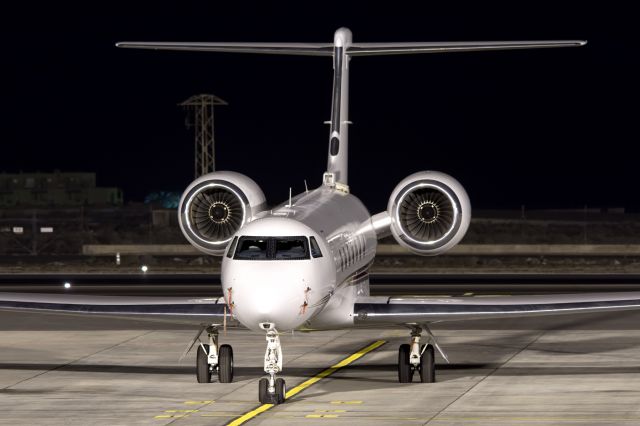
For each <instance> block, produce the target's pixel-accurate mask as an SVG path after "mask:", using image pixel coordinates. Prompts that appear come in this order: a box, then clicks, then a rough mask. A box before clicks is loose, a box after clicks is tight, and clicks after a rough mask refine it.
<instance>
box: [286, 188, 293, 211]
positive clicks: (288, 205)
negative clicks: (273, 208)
mask: <svg viewBox="0 0 640 426" xmlns="http://www.w3.org/2000/svg"><path fill="white" fill-rule="evenodd" d="M292 205H293V204H291V187H289V204H287V205H286V206H285V207H291V206H292Z"/></svg>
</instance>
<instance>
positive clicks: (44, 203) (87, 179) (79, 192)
mask: <svg viewBox="0 0 640 426" xmlns="http://www.w3.org/2000/svg"><path fill="white" fill-rule="evenodd" d="M107 205H108V206H120V205H122V190H120V189H119V188H100V187H96V174H95V173H62V172H59V171H55V172H53V173H0V207H49V206H69V207H73V206H107Z"/></svg>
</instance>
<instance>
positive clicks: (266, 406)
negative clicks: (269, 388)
mask: <svg viewBox="0 0 640 426" xmlns="http://www.w3.org/2000/svg"><path fill="white" fill-rule="evenodd" d="M385 343H387V342H386V341H385V340H377V341H375V342H373V343H371V344H370V345H369V346H367V347H364V348H362V349H360V350H359V351H357V352H355V353H354V354H352V355H349V356H348V357H346V358H345V359H343V360H342V361H340V362H338V363H337V364H334V365H332V366H331V367H329V368H327V369H326V370H323V371H321V372H320V373H318V374H316V375H315V376H313V377H311V378H310V379H308V380H305V381H304V382H302V383H300V384H299V385H298V386H296V387H294V388H293V389H290V390H289V391H288V392H287V394H286V395H285V398H286V399H289V398H291V397H293V396H294V395H297V394H299V393H300V392H302V391H303V390H305V389H306V388H308V387H309V386H312V385H314V384H316V383H318V382H319V381H320V380H322V379H324V378H325V377H327V376H330V375H332V374H333V373H335V372H336V371H338V370H339V369H341V368H343V367H346V366H347V365H349V364H351V363H352V362H354V361H356V360H358V359H360V358H362V357H363V356H365V355H366V354H368V353H369V352H371V351H374V350H376V349H378V348H379V347H380V346H382V345H384V344H385ZM273 407H274V404H262V405H261V406H259V407H258V408H256V409H254V410H251V411H249V412H247V413H245V414H243V415H242V416H240V417H238V418H237V419H235V420H233V421H232V422H230V423H228V426H239V425H241V424H244V423H246V422H248V421H249V420H251V419H253V418H254V417H256V416H257V415H259V414H261V413H264V412H265V411H267V410H270V409H271V408H273Z"/></svg>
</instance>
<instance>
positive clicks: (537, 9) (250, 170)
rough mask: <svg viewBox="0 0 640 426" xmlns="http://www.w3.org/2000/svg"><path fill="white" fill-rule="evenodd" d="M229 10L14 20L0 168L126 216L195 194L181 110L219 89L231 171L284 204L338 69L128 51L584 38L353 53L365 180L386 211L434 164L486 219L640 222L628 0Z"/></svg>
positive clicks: (321, 159) (42, 12)
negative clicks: (515, 213)
mask: <svg viewBox="0 0 640 426" xmlns="http://www.w3.org/2000/svg"><path fill="white" fill-rule="evenodd" d="M134 3H135V6H132V4H134ZM227 3H229V2H212V1H210V2H175V3H173V4H170V5H169V6H167V5H163V4H161V3H157V2H150V3H138V2H127V3H124V2H122V3H118V2H114V1H110V2H102V3H100V2H86V4H85V5H84V6H81V7H77V6H75V7H72V6H70V5H69V6H67V5H64V6H61V5H60V4H61V2H55V3H54V2H50V4H48V5H47V6H42V5H36V4H26V3H25V4H23V5H22V6H20V7H21V8H22V10H19V11H16V10H13V11H8V10H5V11H3V13H2V15H3V17H2V18H1V19H2V25H1V26H0V32H1V34H2V41H3V46H2V79H1V83H0V84H1V85H2V87H1V93H2V101H3V102H2V106H1V108H2V113H1V118H0V144H1V147H2V151H1V153H0V171H6V172H17V171H20V170H22V171H25V172H28V171H52V170H54V169H60V170H62V171H94V172H96V173H97V176H98V184H99V185H101V186H118V187H121V188H123V190H124V193H125V199H126V200H128V201H137V200H142V199H143V198H144V196H145V195H146V194H147V193H149V192H151V191H155V190H172V191H180V192H181V191H182V190H183V189H184V188H185V187H186V185H188V183H189V182H190V181H191V179H192V177H193V134H192V133H191V132H190V131H188V130H187V129H186V128H185V126H184V124H185V114H184V111H183V110H182V109H180V108H179V107H178V106H177V104H178V103H179V102H181V101H183V100H185V99H186V98H188V97H189V96H191V95H194V94H198V93H214V94H216V95H217V96H220V97H221V98H223V99H225V100H226V101H228V102H229V104H230V105H229V106H226V107H220V108H218V109H217V110H216V141H217V149H216V154H217V168H218V169H220V170H225V169H226V170H235V171H239V172H241V173H245V174H247V175H248V176H250V177H252V178H253V179H254V180H256V181H257V182H258V184H259V185H260V186H261V187H262V188H263V190H264V192H265V194H266V196H267V200H268V202H270V203H272V204H275V203H277V202H280V201H282V200H284V199H285V198H286V197H287V195H288V188H289V187H290V186H292V187H293V189H294V192H295V191H298V192H299V191H301V190H303V189H304V186H303V179H307V181H308V182H309V186H310V187H315V186H317V185H319V184H320V182H321V177H322V173H323V172H324V170H325V167H326V151H327V140H328V131H329V129H328V126H326V125H325V124H323V121H325V120H328V119H329V112H330V100H331V78H332V66H331V65H332V64H331V60H330V59H329V58H321V57H311V58H308V57H287V56H271V55H268V56H267V55H241V54H220V53H185V52H160V51H136V50H125V49H117V48H115V47H114V44H115V43H116V42H117V41H263V42H268V41H282V42H287V41H290V42H331V41H332V37H333V32H334V31H335V30H336V29H337V28H338V27H340V26H347V27H349V28H350V29H351V30H352V31H353V37H354V41H355V42H376V41H379V42H382V41H389V42H392V41H463V40H527V39H529V40H535V39H542V40H547V39H564V38H566V39H586V40H588V41H589V44H588V45H587V46H586V47H582V48H570V49H539V50H529V51H503V52H484V53H453V54H429V55H408V56H381V57H365V58H354V59H353V60H352V61H351V63H350V67H351V73H350V80H351V81H350V82H351V93H350V101H351V104H350V119H351V120H352V121H353V122H354V124H353V125H352V126H351V128H350V173H349V175H350V182H349V184H350V186H351V190H352V192H353V193H354V194H356V195H357V196H359V197H360V198H361V199H362V200H363V201H364V202H365V204H366V205H367V206H368V207H369V209H370V210H371V211H372V212H377V211H379V210H382V209H383V208H385V206H386V203H387V198H388V196H389V195H390V193H391V191H392V189H393V187H394V186H395V185H396V183H397V182H398V181H400V180H401V179H402V178H403V177H405V176H406V175H408V174H410V173H413V172H415V171H418V170H426V169H432V170H440V171H443V172H446V173H449V174H451V175H453V176H455V177H456V178H457V179H458V180H460V182H461V183H462V184H463V185H464V186H465V187H466V188H467V191H468V192H469V195H470V197H471V201H472V205H473V206H474V207H476V208H520V206H521V205H523V204H524V205H525V206H527V207H529V208H534V207H538V208H539V207H543V208H581V207H583V206H585V205H588V206H589V207H626V208H627V209H628V210H636V211H637V210H639V209H640V191H638V190H637V189H636V185H637V181H638V180H639V179H638V173H637V170H638V167H637V162H638V156H637V155H636V152H638V149H637V145H638V144H639V143H640V137H639V136H640V135H639V132H638V113H639V112H640V111H639V107H638V99H639V96H640V90H639V89H640V83H639V82H638V78H639V76H640V66H639V64H640V55H639V53H640V48H639V47H638V41H640V37H638V24H637V15H636V14H635V13H633V12H632V10H631V6H628V7H629V9H626V10H625V9H624V8H623V7H622V6H617V7H613V6H611V4H613V3H618V4H629V5H630V4H631V2H606V3H605V2H601V4H600V6H601V7H594V6H588V7H584V6H583V5H582V4H583V3H584V2H580V3H578V2H576V3H566V2H562V4H563V5H562V6H558V3H560V2H548V3H547V2H540V1H536V2H529V3H527V4H525V3H522V2H511V3H512V4H509V5H507V6H505V5H498V4H494V5H487V4H485V2H476V3H477V5H476V6H473V7H469V6H463V5H462V4H460V3H457V2H456V3H455V5H454V6H449V7H444V6H442V5H441V3H447V4H450V3H454V2H421V3H420V4H423V6H421V7H416V6H415V5H414V4H412V3H402V2H391V3H389V5H388V6H386V7H374V6H372V3H369V2H364V3H359V4H357V5H356V4H352V3H350V4H351V6H344V5H343V6H340V7H339V8H335V6H333V5H332V3H330V2H317V3H312V2H292V3H280V2H278V3H277V4H278V6H273V5H267V4H266V2H260V3H256V4H255V5H254V4H252V3H243V4H242V5H240V4H239V3H237V4H238V5H237V6H233V7H229V6H228V5H226V4H227ZM344 3H346V2H344ZM274 4H275V3H274ZM480 4H482V6H479V5H480ZM223 5H224V6H223ZM624 7H627V6H624Z"/></svg>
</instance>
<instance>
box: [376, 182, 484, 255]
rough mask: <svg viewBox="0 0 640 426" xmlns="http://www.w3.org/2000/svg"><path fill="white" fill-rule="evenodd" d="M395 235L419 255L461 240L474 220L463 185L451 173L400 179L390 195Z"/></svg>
mask: <svg viewBox="0 0 640 426" xmlns="http://www.w3.org/2000/svg"><path fill="white" fill-rule="evenodd" d="M387 213H388V214H389V217H390V219H391V234H392V235H393V237H394V238H395V239H396V241H397V242H398V244H400V245H402V246H404V247H406V248H408V249H409V250H411V251H412V252H414V253H416V254H420V255H423V256H434V255H437V254H440V253H443V252H445V251H446V250H449V249H450V248H452V247H453V246H455V245H456V244H458V243H459V242H460V240H461V239H462V237H464V234H465V233H466V232H467V228H468V227H469V222H470V220H471V204H470V203H469V197H468V196H467V192H466V191H465V190H464V188H463V187H462V185H460V183H459V182H458V181H457V180H455V179H454V178H452V177H451V176H449V175H446V174H444V173H440V172H432V171H424V172H418V173H414V174H412V175H411V176H408V177H407V178H405V179H404V180H402V182H400V183H399V184H398V185H397V186H396V187H395V189H394V190H393V192H392V193H391V198H389V204H388V205H387Z"/></svg>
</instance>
